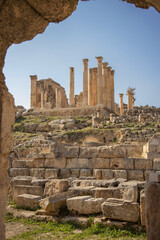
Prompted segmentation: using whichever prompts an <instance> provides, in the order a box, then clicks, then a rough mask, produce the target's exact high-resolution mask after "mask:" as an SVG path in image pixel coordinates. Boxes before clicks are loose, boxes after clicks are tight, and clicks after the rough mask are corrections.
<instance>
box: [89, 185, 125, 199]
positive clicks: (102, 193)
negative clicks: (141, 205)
mask: <svg viewBox="0 0 160 240" xmlns="http://www.w3.org/2000/svg"><path fill="white" fill-rule="evenodd" d="M91 192H92V196H93V197H94V198H104V199H107V198H121V192H120V189H119V188H113V187H110V188H102V187H96V188H94V189H92V190H91Z"/></svg>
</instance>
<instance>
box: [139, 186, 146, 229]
mask: <svg viewBox="0 0 160 240" xmlns="http://www.w3.org/2000/svg"><path fill="white" fill-rule="evenodd" d="M140 217H141V225H142V226H146V213H145V193H144V190H142V191H141V193H140Z"/></svg>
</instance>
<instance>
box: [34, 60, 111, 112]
mask: <svg viewBox="0 0 160 240" xmlns="http://www.w3.org/2000/svg"><path fill="white" fill-rule="evenodd" d="M102 60H103V57H97V63H98V66H97V67H95V68H89V69H88V59H83V60H82V61H83V92H81V93H80V94H79V95H75V94H74V84H75V83H74V81H75V78H74V68H73V67H70V76H69V103H68V99H67V97H66V93H65V89H64V88H63V87H61V86H60V84H58V83H56V82H55V81H53V80H52V79H45V80H38V81H37V76H36V75H34V76H30V78H31V108H34V109H53V108H67V107H93V106H97V107H101V106H104V107H107V108H108V109H110V110H111V111H113V112H115V100H114V72H115V71H114V70H111V69H112V68H111V67H108V63H107V62H104V63H102Z"/></svg>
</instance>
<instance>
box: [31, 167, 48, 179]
mask: <svg viewBox="0 0 160 240" xmlns="http://www.w3.org/2000/svg"><path fill="white" fill-rule="evenodd" d="M30 176H33V177H38V178H45V168H31V169H30Z"/></svg>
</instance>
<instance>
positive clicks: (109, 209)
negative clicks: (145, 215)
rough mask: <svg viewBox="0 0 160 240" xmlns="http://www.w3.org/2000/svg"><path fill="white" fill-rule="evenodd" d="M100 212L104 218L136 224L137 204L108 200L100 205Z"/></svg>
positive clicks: (137, 216) (137, 217) (137, 218)
mask: <svg viewBox="0 0 160 240" xmlns="http://www.w3.org/2000/svg"><path fill="white" fill-rule="evenodd" d="M102 212H103V214H104V215H105V217H106V218H110V219H115V220H121V221H127V222H138V221H139V204H138V203H135V202H130V201H127V200H122V199H115V198H109V199H107V200H106V201H105V202H104V203H103V204H102Z"/></svg>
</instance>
